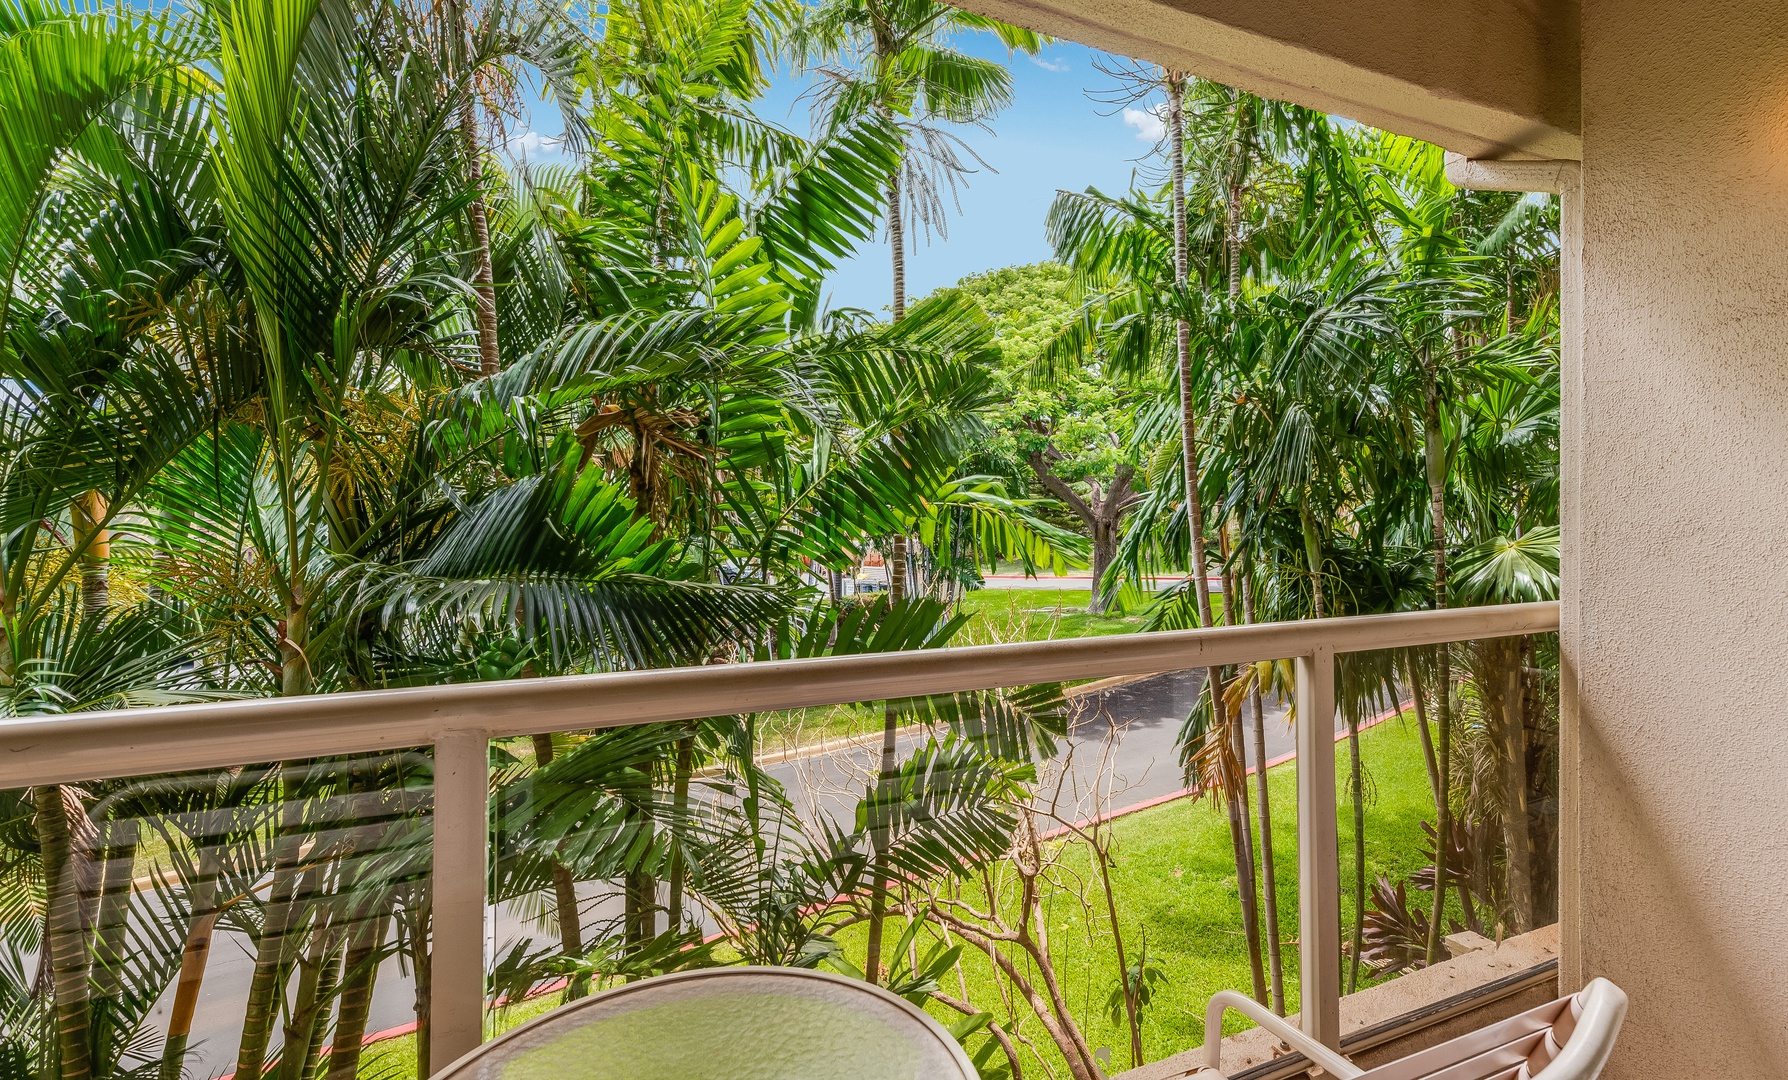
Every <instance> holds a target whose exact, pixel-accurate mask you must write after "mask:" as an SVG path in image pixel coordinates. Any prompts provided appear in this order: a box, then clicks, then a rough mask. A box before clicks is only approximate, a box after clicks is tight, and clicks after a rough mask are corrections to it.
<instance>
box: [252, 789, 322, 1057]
mask: <svg viewBox="0 0 1788 1080" xmlns="http://www.w3.org/2000/svg"><path fill="white" fill-rule="evenodd" d="M305 768H306V766H305V763H304V762H302V761H288V762H285V763H284V764H283V765H281V766H280V773H281V779H282V785H283V788H284V796H283V798H284V805H282V806H281V808H280V822H279V834H278V835H277V836H276V837H274V840H273V884H272V886H271V888H270V889H269V892H268V896H267V913H266V916H265V918H264V919H263V920H262V923H261V936H260V939H259V940H258V941H256V942H255V963H254V971H253V974H251V975H250V977H249V983H248V1000H247V1002H246V1003H245V1006H244V1009H243V1016H242V1040H241V1042H240V1043H239V1044H238V1047H237V1051H236V1075H235V1080H260V1078H261V1076H262V1074H263V1071H264V1070H265V1068H266V1064H267V1044H268V1042H269V1040H270V1038H271V1036H272V1033H273V1022H274V1019H275V1018H276V1016H277V1015H278V1013H279V1009H278V1008H277V1007H276V1006H275V999H276V998H279V997H283V995H284V988H285V981H286V980H285V976H286V974H287V967H288V964H289V960H290V955H291V949H292V944H293V941H292V939H293V936H294V935H292V934H291V931H292V929H293V928H294V927H295V926H296V925H297V922H298V918H297V916H298V912H299V908H300V907H302V906H303V904H304V903H305V901H304V900H303V899H302V898H300V897H299V895H298V891H299V890H298V885H299V878H300V873H299V866H298V861H299V857H300V855H301V853H302V850H303V844H304V809H303V804H302V785H301V777H302V775H303V773H304V771H305Z"/></svg>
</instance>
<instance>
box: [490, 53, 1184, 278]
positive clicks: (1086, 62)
mask: <svg viewBox="0 0 1788 1080" xmlns="http://www.w3.org/2000/svg"><path fill="white" fill-rule="evenodd" d="M957 45H958V46H959V47H961V48H963V49H965V50H967V51H970V52H973V53H975V54H977V55H980V56H985V57H989V58H999V59H1001V60H1006V61H1007V63H1008V66H1009V67H1010V68H1011V71H1012V82H1013V103H1012V105H1011V107H1010V108H1008V109H1007V110H1006V111H1005V112H1003V113H1001V114H1000V115H999V116H997V117H995V118H994V119H993V121H992V123H991V124H990V125H989V126H990V130H987V131H981V130H977V129H973V128H965V129H962V130H961V131H960V132H959V134H961V135H962V137H963V138H964V140H965V141H967V142H968V144H969V145H970V146H971V147H973V149H974V150H975V152H976V153H977V154H979V155H980V156H981V157H982V158H983V159H984V160H985V161H986V162H987V164H988V165H989V166H991V168H992V170H996V171H988V170H982V171H979V172H976V173H975V174H973V175H971V176H969V177H968V178H967V186H966V187H963V188H959V197H960V200H961V204H962V212H961V213H955V212H954V208H953V207H952V212H951V214H950V218H949V222H948V225H949V237H948V239H945V238H942V237H939V236H937V235H935V234H934V235H933V236H932V237H931V238H930V240H929V241H927V240H925V239H924V238H923V237H916V238H913V240H912V245H911V247H910V248H909V250H908V254H907V294H908V295H909V296H912V297H915V298H916V297H920V296H924V295H925V294H926V293H928V292H930V291H932V290H933V289H936V288H939V287H941V286H945V285H951V284H954V283H955V282H956V281H957V280H958V279H960V278H962V277H963V276H964V275H966V274H972V273H975V272H977V271H981V270H989V269H993V268H996V267H1001V266H1011V265H1013V264H1015V263H1028V262H1036V261H1039V260H1041V259H1046V258H1048V257H1049V246H1048V244H1046V243H1045V242H1044V239H1043V218H1044V215H1045V214H1046V213H1047V212H1048V209H1049V203H1050V200H1052V199H1053V198H1054V197H1055V193H1056V191H1057V190H1058V189H1066V190H1070V191H1079V190H1082V189H1084V188H1086V187H1088V186H1094V187H1098V188H1100V189H1101V190H1104V191H1108V192H1113V193H1116V192H1121V191H1123V190H1125V189H1126V188H1128V187H1129V185H1130V180H1131V176H1132V174H1133V173H1134V172H1135V170H1136V169H1137V168H1139V167H1142V168H1146V167H1147V166H1146V163H1143V164H1141V165H1140V166H1139V163H1138V161H1137V160H1136V159H1138V158H1139V157H1144V156H1146V155H1148V154H1149V153H1150V151H1151V150H1152V148H1153V147H1154V144H1155V140H1156V138H1157V137H1158V136H1159V133H1160V122H1159V120H1158V119H1157V118H1156V117H1155V116H1154V115H1153V114H1152V113H1151V112H1150V111H1149V109H1148V107H1147V103H1141V104H1140V105H1138V106H1132V107H1129V108H1122V107H1119V106H1115V105H1113V104H1111V103H1109V102H1108V101H1104V100H1096V99H1094V98H1092V97H1089V96H1088V91H1093V92H1095V93H1099V94H1101V96H1102V97H1107V98H1108V97H1109V96H1110V94H1111V92H1112V91H1114V90H1115V89H1116V88H1117V84H1116V82H1115V80H1113V79H1112V77H1111V76H1108V75H1106V74H1104V73H1103V72H1101V71H1099V70H1098V69H1097V68H1096V67H1095V66H1094V61H1095V60H1096V59H1097V58H1099V57H1100V56H1103V55H1104V54H1102V53H1099V52H1098V51H1096V50H1093V49H1088V48H1086V47H1085V46H1082V45H1073V44H1066V43H1064V44H1059V45H1051V46H1049V47H1048V48H1046V49H1044V50H1043V51H1042V52H1041V53H1039V54H1038V55H1037V56H1035V57H1031V56H1025V55H1023V54H1019V55H1017V56H1014V57H1011V58H1010V59H1009V60H1007V58H1006V52H1005V49H1004V48H1003V47H1001V46H1000V44H999V42H998V41H996V40H994V39H993V38H992V37H991V36H987V35H973V36H964V37H963V38H960V39H959V40H958V41H957ZM808 85H809V81H808V80H806V79H800V78H795V77H792V76H787V75H784V76H782V77H780V78H779V79H778V80H777V82H776V84H775V85H774V86H773V87H772V89H771V91H770V93H769V94H768V95H767V96H766V97H765V99H764V100H763V101H762V102H760V103H759V108H758V112H759V114H760V115H761V116H763V117H764V118H765V119H767V120H771V121H773V122H776V123H779V124H782V125H784V126H787V127H790V128H792V129H794V130H796V131H801V132H805V131H806V130H807V122H808V121H807V103H806V102H805V101H802V100H801V95H802V93H803V92H804V91H805V90H806V89H807V87H808ZM533 117H534V123H535V124H536V130H535V131H534V132H532V133H531V135H532V137H531V138H530V137H529V135H528V134H523V135H518V136H517V137H516V138H515V139H512V140H511V145H512V148H513V149H515V150H522V149H523V148H524V144H525V147H526V150H527V152H528V156H529V157H530V158H533V159H535V160H552V156H553V155H552V148H551V139H550V136H551V135H553V134H557V132H558V130H559V126H558V120H557V116H556V112H555V110H553V109H552V108H550V107H542V108H536V109H534V110H533ZM543 152H544V154H545V156H544V157H543V156H542V154H543ZM891 288H892V271H891V270H890V268H889V253H888V247H887V243H886V241H885V240H884V241H882V242H881V243H878V244H875V245H865V246H864V248H863V249H862V250H860V251H859V252H858V253H857V255H856V257H855V258H853V259H852V260H850V261H849V262H847V263H846V264H844V265H843V266H840V267H839V268H838V269H837V270H836V271H834V273H833V274H832V277H831V280H830V281H829V282H828V292H829V294H830V303H831V306H833V307H863V308H868V309H870V310H871V311H881V310H883V309H885V308H886V307H887V306H888V298H889V292H890V291H891Z"/></svg>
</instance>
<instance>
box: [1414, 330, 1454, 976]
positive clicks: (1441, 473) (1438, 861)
mask: <svg viewBox="0 0 1788 1080" xmlns="http://www.w3.org/2000/svg"><path fill="white" fill-rule="evenodd" d="M1421 359H1422V373H1423V382H1424V388H1423V391H1424V392H1423V406H1424V413H1423V423H1422V464H1423V471H1424V472H1425V474H1426V478H1427V481H1428V516H1429V526H1430V533H1431V535H1430V541H1431V543H1432V545H1433V552H1434V607H1435V608H1436V609H1437V610H1438V609H1442V608H1445V607H1446V606H1447V504H1446V483H1447V477H1446V444H1445V441H1444V440H1445V437H1446V433H1445V432H1444V431H1442V430H1441V426H1440V381H1439V379H1438V377H1437V374H1436V371H1435V366H1434V356H1433V353H1432V352H1431V351H1430V350H1428V349H1427V348H1424V349H1423V350H1422V357H1421ZM1439 649H1440V656H1439V660H1440V665H1439V666H1440V670H1439V672H1438V673H1437V675H1436V677H1435V680H1434V681H1435V687H1434V693H1435V710H1434V713H1435V716H1434V722H1435V727H1436V734H1437V735H1438V736H1439V738H1438V740H1437V741H1438V743H1439V745H1438V746H1437V747H1436V748H1435V750H1436V754H1435V756H1436V758H1437V759H1438V764H1439V767H1440V790H1441V792H1442V793H1443V794H1444V795H1446V796H1447V797H1445V798H1442V799H1441V801H1440V806H1439V807H1438V808H1437V814H1436V816H1437V817H1438V818H1439V820H1438V821H1437V822H1436V823H1435V829H1436V835H1437V837H1439V838H1440V839H1439V842H1437V843H1436V844H1435V846H1434V909H1433V911H1432V912H1431V913H1430V922H1429V924H1428V954H1427V961H1428V963H1430V964H1433V963H1437V962H1438V961H1439V960H1440V950H1441V942H1442V940H1443V936H1444V934H1443V925H1442V924H1443V923H1444V921H1445V914H1446V895H1447V890H1446V885H1447V878H1448V873H1447V848H1448V846H1449V845H1448V839H1450V837H1451V836H1452V828H1453V821H1452V800H1451V795H1450V793H1451V791H1452V783H1453V777H1452V768H1453V761H1452V757H1453V703H1452V691H1453V666H1452V647H1451V646H1448V645H1441V646H1439Z"/></svg>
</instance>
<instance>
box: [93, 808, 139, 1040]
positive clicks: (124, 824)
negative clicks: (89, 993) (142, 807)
mask: <svg viewBox="0 0 1788 1080" xmlns="http://www.w3.org/2000/svg"><path fill="white" fill-rule="evenodd" d="M141 840H142V828H141V825H140V824H139V822H138V821H137V819H136V818H129V817H127V818H119V819H116V820H113V821H108V822H106V824H105V866H104V870H103V872H102V874H101V878H100V888H99V910H98V913H97V915H96V916H95V918H94V920H93V934H94V949H93V990H94V992H95V993H97V994H98V995H99V996H100V997H116V996H117V995H118V994H119V993H121V992H122V991H123V989H124V983H123V978H122V975H123V966H124V960H125V954H126V950H127V949H128V947H129V943H128V937H129V930H130V901H131V897H132V896H133V895H134V893H133V891H132V881H133V879H134V877H135V873H136V863H137V848H138V846H139V844H140V843H141ZM100 1060H101V1061H102V1062H103V1061H108V1060H110V1055H109V1054H106V1053H102V1054H101V1055H100Z"/></svg>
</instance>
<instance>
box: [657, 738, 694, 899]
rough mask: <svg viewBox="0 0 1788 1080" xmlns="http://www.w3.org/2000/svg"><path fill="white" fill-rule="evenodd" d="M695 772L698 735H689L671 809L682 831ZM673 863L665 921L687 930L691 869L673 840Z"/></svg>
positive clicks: (680, 750) (681, 747)
mask: <svg viewBox="0 0 1788 1080" xmlns="http://www.w3.org/2000/svg"><path fill="white" fill-rule="evenodd" d="M694 772H695V736H694V735H693V734H691V735H685V736H684V737H683V738H681V739H678V740H677V762H676V776H675V778H674V780H673V781H672V786H671V808H672V812H673V814H674V815H675V819H676V823H677V825H678V827H679V829H680V828H681V827H682V822H683V818H684V815H686V814H687V813H688V812H689V779H690V777H691V776H692V775H693V774H694ZM672 843H673V847H672V850H671V864H670V884H669V886H668V889H669V892H670V898H669V907H668V908H667V910H666V913H665V918H664V921H665V923H666V924H667V925H668V927H669V929H671V930H681V929H683V889H684V886H685V882H686V880H687V878H688V874H689V867H688V863H687V862H686V861H685V856H684V853H683V844H682V842H681V841H679V840H673V841H672Z"/></svg>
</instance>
